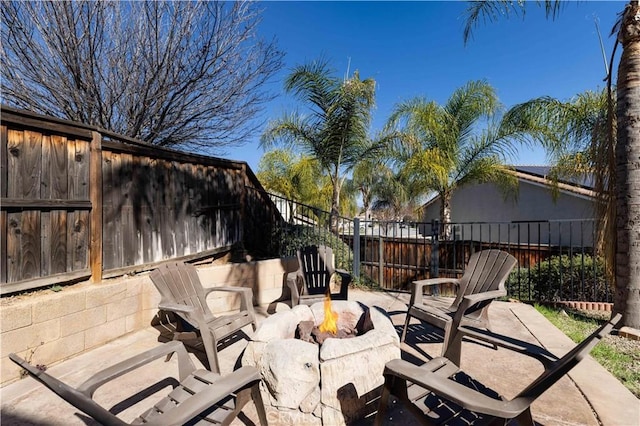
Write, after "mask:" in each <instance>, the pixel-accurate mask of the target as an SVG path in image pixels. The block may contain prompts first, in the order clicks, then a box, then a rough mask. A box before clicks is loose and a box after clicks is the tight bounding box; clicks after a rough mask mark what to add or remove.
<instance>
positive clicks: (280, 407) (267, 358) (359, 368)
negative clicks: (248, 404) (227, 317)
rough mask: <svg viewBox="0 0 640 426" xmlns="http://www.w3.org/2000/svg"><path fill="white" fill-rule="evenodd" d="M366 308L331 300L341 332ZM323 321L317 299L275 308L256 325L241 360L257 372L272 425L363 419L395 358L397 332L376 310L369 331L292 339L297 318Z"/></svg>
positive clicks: (371, 313)
mask: <svg viewBox="0 0 640 426" xmlns="http://www.w3.org/2000/svg"><path fill="white" fill-rule="evenodd" d="M365 309H366V307H365ZM365 309H363V306H362V305H361V304H359V303H356V302H353V301H332V311H334V312H336V313H337V314H338V328H339V329H343V330H350V331H355V329H356V325H357V323H358V322H359V320H361V318H362V316H363V313H364V312H365ZM323 320H324V303H322V302H321V303H316V304H313V305H312V306H311V307H308V306H305V305H300V306H296V307H295V308H294V309H292V310H290V311H283V312H278V313H277V314H275V315H271V316H270V317H269V318H267V319H265V320H264V321H263V322H262V323H261V325H260V327H259V328H258V330H257V331H256V332H255V334H254V336H253V338H252V341H250V342H249V343H248V345H247V348H246V350H245V351H244V354H243V358H242V364H243V365H255V366H257V367H258V368H259V369H260V371H261V373H262V377H263V382H262V390H263V398H264V400H265V402H268V404H270V407H269V408H268V411H269V420H274V421H275V420H277V421H276V423H277V424H283V425H286V424H314V423H316V421H318V423H316V424H323V425H331V426H333V425H336V426H337V425H344V424H346V423H348V422H351V421H353V420H356V419H359V418H362V417H363V416H364V414H366V409H367V403H368V402H370V401H372V400H373V399H375V398H376V397H377V396H378V395H377V394H378V393H379V392H380V389H381V385H382V384H383V380H384V379H383V375H382V373H383V370H384V365H385V363H386V362H387V361H390V360H392V359H395V358H400V341H399V338H398V334H397V332H396V330H395V328H394V326H393V324H392V323H391V321H390V320H389V318H388V317H387V316H386V315H385V314H384V313H383V312H381V311H380V310H378V309H377V308H372V309H370V310H369V317H368V318H367V322H369V321H370V323H371V324H372V325H373V326H374V329H373V330H370V331H369V332H367V333H365V334H363V335H361V336H357V337H353V338H349V339H338V338H332V337H330V338H328V339H326V340H325V341H324V343H323V344H322V346H318V345H317V344H314V343H307V342H303V341H302V340H299V339H294V338H293V336H294V335H295V332H296V328H297V327H298V324H299V323H300V322H304V321H310V322H311V323H312V324H315V325H316V326H317V325H319V324H320V323H321V322H322V321H323ZM369 405H370V404H369ZM274 407H275V408H277V409H275V410H274ZM320 417H321V418H322V420H321V423H319V422H320Z"/></svg>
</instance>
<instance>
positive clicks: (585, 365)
mask: <svg viewBox="0 0 640 426" xmlns="http://www.w3.org/2000/svg"><path fill="white" fill-rule="evenodd" d="M349 299H351V300H356V301H359V302H362V303H364V304H367V305H369V306H375V307H377V308H379V309H381V310H383V311H385V312H386V313H387V314H388V315H389V317H390V319H391V320H392V321H393V323H394V324H395V325H396V328H397V329H398V331H400V329H401V324H403V321H404V318H405V317H404V313H405V311H406V303H407V301H408V295H407V294H398V293H385V292H369V291H362V290H351V291H350V293H349ZM257 312H258V314H259V316H260V317H261V318H264V317H266V315H267V313H266V311H264V310H263V309H261V308H257ZM490 316H491V320H492V324H493V327H494V331H495V332H497V333H502V334H507V335H509V336H512V337H515V338H518V339H521V340H525V341H528V342H531V343H535V344H538V345H542V346H544V347H545V348H546V349H548V350H549V351H551V352H553V353H554V354H556V355H563V354H564V353H565V352H567V351H568V350H569V349H571V348H572V347H573V346H574V344H573V342H571V340H570V339H569V338H568V337H566V336H565V335H564V334H563V333H561V332H560V331H559V330H557V329H556V328H555V327H554V326H553V325H551V323H549V322H548V321H547V320H546V319H545V318H544V317H543V316H542V315H541V314H539V313H538V312H537V311H535V309H534V308H533V307H531V306H529V305H525V304H520V303H507V302H494V303H493V304H492V305H491V308H490ZM247 334H250V329H248V330H247ZM159 336H160V333H159V330H158V329H156V328H152V327H149V328H147V329H144V330H142V331H138V332H134V333H131V334H128V335H126V336H124V337H121V338H118V339H116V340H114V341H111V342H109V343H107V344H105V345H103V346H100V347H98V348H96V349H94V350H91V351H89V352H86V353H83V354H81V355H79V356H76V357H73V358H70V359H68V360H66V361H64V362H61V363H58V364H56V365H53V366H50V367H49V368H48V370H47V371H48V372H49V373H51V374H52V375H54V376H56V377H58V378H60V379H61V380H63V381H65V382H67V383H69V384H71V385H77V384H79V383H81V382H82V381H83V380H84V379H85V378H87V377H88V376H90V375H91V374H92V373H94V372H95V371H97V370H100V369H103V368H105V367H107V366H109V365H111V364H113V363H116V362H118V361H120V360H122V359H125V358H128V357H130V356H132V355H134V354H137V353H139V352H142V351H144V350H145V349H148V348H151V347H154V346H156V345H159V344H160V343H159ZM439 336H440V335H439V334H438V333H437V332H436V330H434V329H431V328H429V327H425V326H423V325H421V324H419V323H418V322H416V323H415V324H414V325H412V327H411V331H410V334H409V337H408V339H407V343H404V344H402V347H401V349H402V357H403V358H405V359H407V360H409V361H412V362H415V363H420V362H423V361H425V360H427V359H429V358H430V357H434V356H438V355H439V354H440V349H441V342H440V337H439ZM245 346H246V340H244V339H240V340H235V341H230V342H228V346H227V347H225V348H224V349H222V350H221V351H220V360H221V365H222V372H223V373H225V372H229V371H231V370H232V369H233V368H234V367H235V366H236V365H238V363H239V359H240V357H241V354H242V351H243V349H244V348H245ZM192 357H193V359H194V360H195V361H196V363H201V362H200V359H199V358H201V357H202V358H201V359H203V354H200V353H195V354H192ZM461 367H462V368H463V369H464V370H465V372H467V373H468V374H469V375H471V376H472V377H474V378H475V379H477V380H479V381H480V382H482V383H483V384H484V385H486V386H488V387H490V388H492V389H493V390H495V391H497V392H498V393H500V394H501V395H503V396H505V397H507V398H511V397H513V396H514V395H515V394H517V393H518V391H519V390H521V389H522V388H523V387H525V386H526V385H527V384H529V383H530V382H531V381H532V380H533V379H534V378H535V377H537V376H538V375H539V374H540V373H541V372H542V366H541V365H540V364H539V363H538V362H537V361H536V360H534V359H532V358H529V357H526V356H523V355H520V354H517V353H514V352H510V351H507V350H504V349H499V350H494V349H492V348H489V347H486V346H484V345H481V344H478V343H474V342H471V341H466V342H465V343H464V344H463V350H462V361H461ZM176 373H177V361H176V359H175V357H174V358H173V359H172V360H171V361H169V363H164V362H163V361H162V360H159V361H156V362H154V363H152V364H150V365H149V366H147V367H145V370H144V371H142V372H141V374H135V375H128V376H124V377H122V378H120V379H118V380H117V381H115V382H113V383H111V384H109V385H107V386H105V387H103V388H101V389H100V390H98V392H97V393H96V396H95V398H96V400H97V401H98V402H99V403H101V404H103V405H104V406H107V407H113V406H114V405H116V404H117V403H118V402H120V401H122V399H124V398H125V397H127V396H130V395H131V394H132V393H134V392H135V391H136V390H142V389H144V388H146V387H148V386H149V385H151V384H154V383H156V382H159V381H161V380H162V379H163V378H165V377H167V376H171V375H175V374H176ZM130 376H131V377H130ZM161 393H166V391H163V392H161ZM153 399H154V398H153V397H151V398H149V399H147V400H146V401H144V402H142V403H139V404H137V405H135V406H133V407H124V406H122V405H119V406H118V405H116V407H117V410H121V412H120V414H119V416H120V417H121V418H122V419H124V420H132V419H133V418H134V417H135V415H136V414H137V413H139V412H141V411H143V409H144V408H146V407H147V406H148V405H145V403H146V404H149V403H150V402H152V401H153ZM0 400H1V418H0V422H1V423H2V425H85V424H96V423H95V422H94V421H93V420H92V419H90V418H87V417H86V416H85V415H84V414H82V413H81V412H79V411H78V410H76V409H75V408H74V407H72V406H71V405H69V404H67V403H66V402H64V401H63V400H61V399H60V398H58V397H57V396H56V395H55V394H53V393H52V392H50V391H49V390H47V389H45V388H44V387H43V386H41V385H39V384H38V383H37V382H35V381H34V380H32V379H31V378H27V379H23V380H19V381H17V382H14V383H11V384H9V385H6V386H4V387H3V388H2V389H0ZM532 411H533V416H534V419H535V421H536V422H537V423H539V424H541V425H594V426H596V425H604V426H627V425H628V426H635V425H639V424H640V401H639V400H638V399H637V398H635V397H634V395H633V394H631V392H629V391H628V390H627V389H626V388H625V387H624V386H623V385H622V384H621V383H620V382H618V381H617V380H616V379H615V378H614V377H613V376H612V375H611V374H609V373H608V372H607V371H606V370H605V369H604V368H603V367H601V366H600V365H599V364H598V363H597V362H596V361H594V360H593V359H590V358H589V359H586V360H585V361H583V362H582V363H581V364H580V365H579V366H578V367H576V368H575V369H574V370H572V372H571V373H570V375H569V376H568V377H563V378H562V379H561V380H560V381H559V382H558V383H557V384H556V385H554V386H553V387H552V388H551V389H549V390H548V391H547V392H546V393H545V394H544V395H543V396H542V397H541V398H539V399H538V400H537V401H536V402H535V403H534V404H533V406H532ZM268 420H269V422H270V424H299V423H297V422H296V421H295V419H292V418H287V419H285V418H278V416H276V415H274V413H270V415H268ZM371 423H372V418H366V419H364V420H362V421H359V422H358V424H359V425H369V424H371ZM233 424H234V425H252V424H257V416H256V413H255V411H254V409H253V405H252V404H251V403H249V404H247V406H246V408H245V410H244V411H243V413H242V415H241V416H240V417H239V418H238V419H236V420H235V421H234V422H233ZM386 424H388V425H394V424H403V425H404V426H408V425H412V424H418V422H417V421H416V420H415V419H413V418H412V417H411V415H410V414H408V413H406V412H405V410H404V409H403V407H401V406H398V405H393V404H392V408H391V410H390V411H389V413H388V418H387V420H386Z"/></svg>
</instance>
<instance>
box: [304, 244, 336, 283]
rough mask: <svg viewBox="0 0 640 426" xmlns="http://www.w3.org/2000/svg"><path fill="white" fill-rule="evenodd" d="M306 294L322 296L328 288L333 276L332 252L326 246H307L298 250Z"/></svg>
mask: <svg viewBox="0 0 640 426" xmlns="http://www.w3.org/2000/svg"><path fill="white" fill-rule="evenodd" d="M298 262H299V263H300V267H301V268H302V275H303V278H304V285H305V293H306V294H322V293H324V292H326V290H327V289H328V288H329V285H330V281H331V275H332V274H333V251H332V250H331V248H330V247H326V246H316V245H312V246H308V247H303V248H302V249H300V250H298Z"/></svg>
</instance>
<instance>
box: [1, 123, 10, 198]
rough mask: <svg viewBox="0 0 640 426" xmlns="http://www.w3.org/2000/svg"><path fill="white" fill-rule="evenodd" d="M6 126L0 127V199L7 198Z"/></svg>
mask: <svg viewBox="0 0 640 426" xmlns="http://www.w3.org/2000/svg"><path fill="white" fill-rule="evenodd" d="M7 155H8V151H7V126H5V125H2V126H0V197H2V198H4V197H6V196H7V185H8V183H7V177H8V165H7Z"/></svg>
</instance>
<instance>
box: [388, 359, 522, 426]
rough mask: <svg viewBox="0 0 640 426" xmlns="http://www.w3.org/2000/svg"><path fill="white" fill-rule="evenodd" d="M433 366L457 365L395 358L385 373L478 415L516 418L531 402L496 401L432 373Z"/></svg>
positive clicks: (445, 361) (438, 360)
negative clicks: (418, 364) (418, 363)
mask: <svg viewBox="0 0 640 426" xmlns="http://www.w3.org/2000/svg"><path fill="white" fill-rule="evenodd" d="M432 363H436V364H437V363H439V364H442V365H445V366H447V364H448V365H449V366H453V365H454V364H453V363H451V362H450V361H449V360H447V359H444V358H434V359H433V360H431V361H428V362H427V363H426V364H424V365H422V366H417V365H414V364H411V363H410V362H408V361H405V360H403V359H394V360H392V361H389V362H388V363H387V366H386V367H385V372H384V374H385V375H391V376H395V377H398V378H400V379H402V380H404V381H409V382H412V383H415V384H417V385H419V386H421V387H423V388H425V389H428V390H430V391H432V392H434V393H435V394H436V395H438V396H440V397H443V398H445V399H447V400H449V401H451V402H454V403H456V404H458V405H460V406H461V407H463V408H466V409H468V410H471V411H474V412H476V413H482V414H487V415H490V416H497V417H501V418H508V419H511V418H514V417H517V416H518V415H519V414H520V413H522V412H523V411H524V410H526V409H527V408H528V407H529V403H530V401H525V400H524V398H523V399H514V400H513V401H503V400H499V399H494V398H491V397H489V396H487V395H484V394H483V393H480V392H478V391H476V390H474V389H471V388H468V387H467V386H464V385H462V384H460V383H457V382H455V381H453V380H451V379H449V378H448V376H444V375H442V374H438V371H435V372H432V371H431V369H430V367H429V366H430V364H432ZM443 368H445V371H447V373H448V372H449V371H451V370H450V369H447V368H446V367H443Z"/></svg>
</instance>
